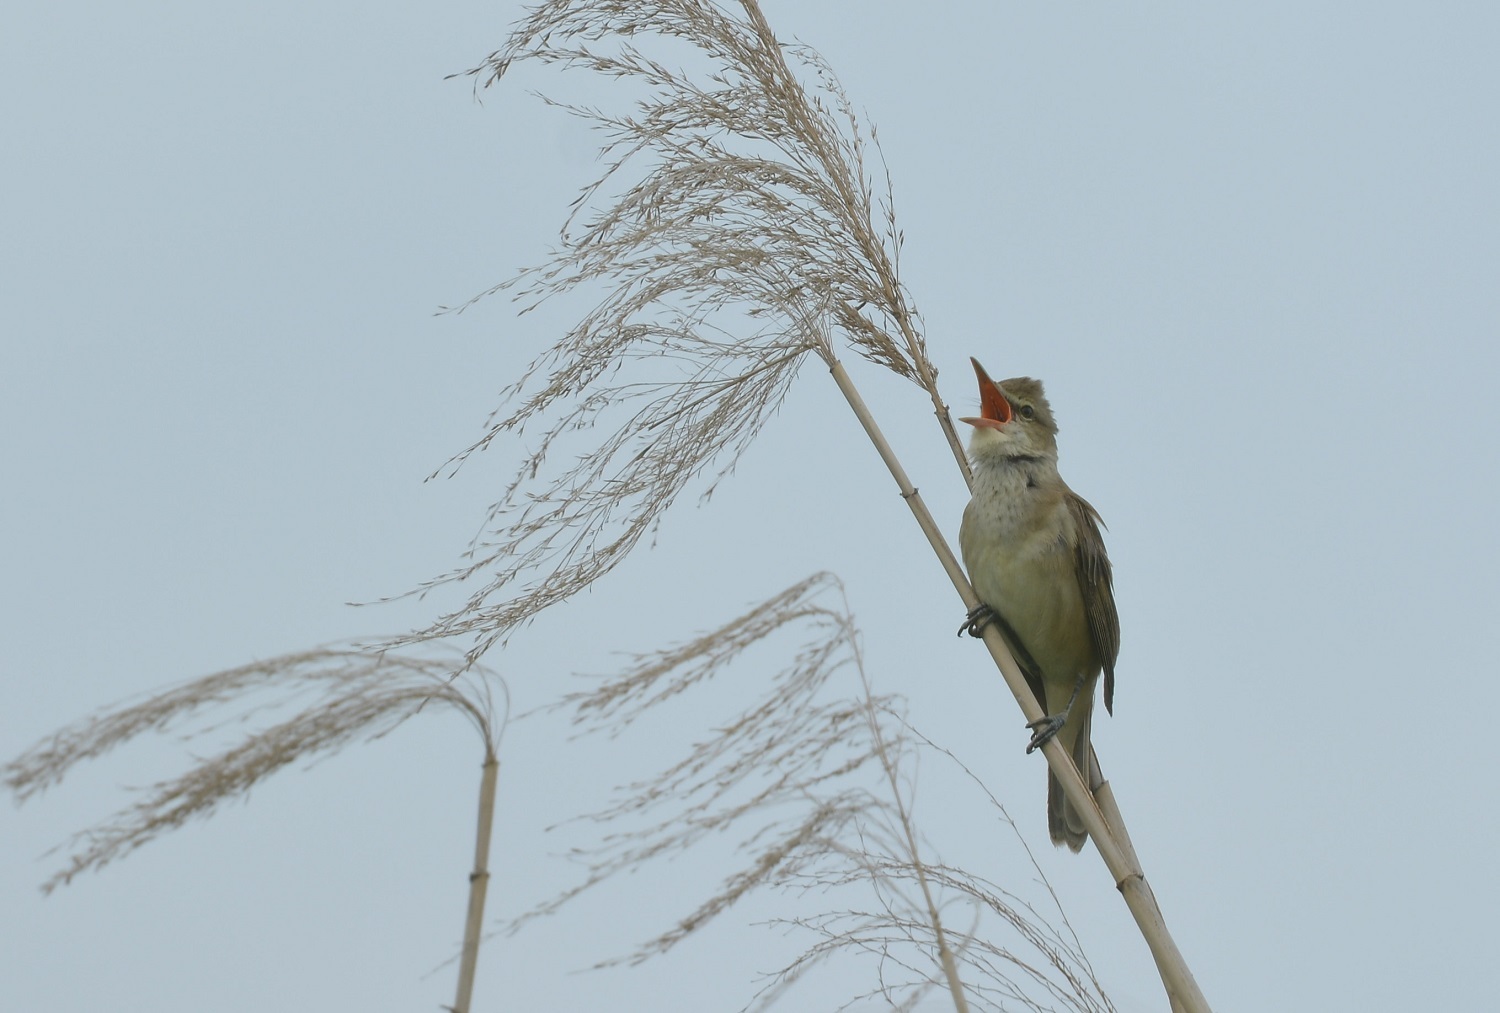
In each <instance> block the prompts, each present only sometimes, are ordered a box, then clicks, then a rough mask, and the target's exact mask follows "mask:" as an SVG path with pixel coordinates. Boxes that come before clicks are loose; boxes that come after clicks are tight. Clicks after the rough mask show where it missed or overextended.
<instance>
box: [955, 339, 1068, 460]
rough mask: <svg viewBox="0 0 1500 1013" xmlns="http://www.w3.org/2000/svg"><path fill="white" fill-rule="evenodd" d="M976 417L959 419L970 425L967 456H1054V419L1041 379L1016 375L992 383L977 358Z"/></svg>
mask: <svg viewBox="0 0 1500 1013" xmlns="http://www.w3.org/2000/svg"><path fill="white" fill-rule="evenodd" d="M969 361H970V362H972V363H974V374H975V375H976V376H977V377H978V378H979V417H977V418H964V419H959V420H958V421H960V422H967V423H968V424H969V425H971V426H973V427H974V435H973V436H972V437H970V439H969V454H970V456H971V457H973V458H976V459H979V458H996V457H1049V458H1052V459H1054V460H1055V459H1056V458H1057V423H1056V422H1055V421H1053V418H1052V406H1051V405H1049V404H1048V403H1047V396H1046V394H1044V393H1043V392H1042V381H1040V380H1033V379H1032V378H1031V377H1029V376H1017V377H1013V378H1012V379H1009V380H1002V381H1001V382H999V383H996V382H995V381H994V380H991V379H990V377H989V374H988V373H986V372H985V371H984V367H983V366H981V365H980V364H979V360H978V359H970V360H969Z"/></svg>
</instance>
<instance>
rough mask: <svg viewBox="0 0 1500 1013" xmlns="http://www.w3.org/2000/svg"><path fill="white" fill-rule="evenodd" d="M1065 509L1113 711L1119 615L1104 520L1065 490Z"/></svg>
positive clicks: (1085, 608)
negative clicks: (1073, 533)
mask: <svg viewBox="0 0 1500 1013" xmlns="http://www.w3.org/2000/svg"><path fill="white" fill-rule="evenodd" d="M1067 498H1068V510H1069V511H1070V512H1071V513H1072V514H1073V523H1074V525H1075V526H1076V527H1077V530H1078V547H1077V548H1076V549H1075V550H1074V555H1073V572H1074V573H1075V574H1076V575H1077V577H1078V589H1079V590H1080V591H1082V592H1083V611H1084V615H1085V616H1086V617H1087V618H1088V624H1089V636H1090V638H1092V640H1093V641H1094V651H1095V652H1096V653H1097V654H1098V655H1099V660H1100V662H1101V663H1102V664H1103V666H1104V707H1105V709H1106V710H1108V711H1109V712H1110V713H1111V714H1113V713H1114V712H1115V659H1116V658H1117V657H1119V655H1120V614H1119V613H1118V612H1116V611H1115V589H1114V573H1113V571H1112V570H1111V569H1110V566H1109V556H1108V555H1107V554H1106V553H1105V551H1104V536H1103V535H1101V534H1100V533H1099V525H1101V524H1102V523H1104V522H1103V519H1102V518H1100V516H1099V512H1098V511H1097V510H1095V509H1094V508H1093V507H1091V506H1089V504H1088V501H1087V500H1085V499H1084V498H1083V497H1082V496H1079V495H1078V494H1077V493H1075V492H1073V491H1072V490H1071V489H1069V490H1068V494H1067Z"/></svg>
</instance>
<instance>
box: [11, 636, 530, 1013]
mask: <svg viewBox="0 0 1500 1013" xmlns="http://www.w3.org/2000/svg"><path fill="white" fill-rule="evenodd" d="M460 662H461V659H456V658H451V657H450V658H444V657H430V658H423V657H412V656H407V655H402V654H399V653H395V652H370V651H364V650H359V649H356V648H342V647H327V648H318V649H315V650H310V651H301V652H298V653H294V654H285V655H281V656H279V657H275V658H270V659H267V660H265V661H259V662H255V663H253V664H249V665H241V666H239V667H238V668H232V669H228V670H226V671H223V672H216V673H214V674H213V675H207V676H203V677H201V678H198V679H193V680H190V681H188V682H184V683H181V684H179V685H177V686H174V687H172V688H170V689H167V690H164V691H161V692H157V693H152V694H149V695H146V696H144V697H143V698H140V699H137V700H135V701H128V702H125V703H121V704H118V705H116V706H113V707H108V708H105V709H104V710H102V711H100V712H98V713H96V714H93V715H91V716H89V717H87V718H84V719H83V720H81V721H77V722H75V723H73V724H71V725H68V726H67V727H65V728H62V729H60V730H59V731H57V732H54V733H53V734H52V735H50V736H48V737H47V738H45V739H43V740H42V741H40V742H38V743H37V744H36V745H34V746H32V747H31V748H30V749H28V750H27V751H26V752H24V753H22V754H21V755H20V756H18V757H17V758H15V759H14V760H11V761H10V762H9V763H7V764H6V765H5V767H4V768H3V774H4V781H5V785H6V786H7V787H8V788H9V789H10V790H11V792H12V793H13V794H14V795H15V796H16V798H17V800H18V801H25V800H27V799H29V798H31V797H32V796H33V795H37V794H40V793H41V792H43V791H45V790H46V789H48V788H50V787H52V786H54V785H56V784H58V783H59V782H61V781H62V780H63V779H64V778H65V777H66V776H67V774H68V773H69V772H70V771H71V770H73V769H74V768H75V767H76V766H77V765H78V764H80V763H82V762H84V761H86V760H94V759H98V758H99V757H101V756H103V755H105V754H106V753H108V752H110V751H111V750H113V749H114V748H116V747H117V746H121V745H123V744H125V743H126V742H128V741H130V740H131V739H134V738H137V737H139V736H141V735H145V734H148V733H157V734H165V733H168V732H177V733H178V734H180V735H181V736H182V737H183V738H185V739H189V740H191V739H194V738H199V737H201V736H204V735H207V734H209V733H211V732H214V731H216V730H219V729H222V728H224V727H225V726H227V725H229V724H231V723H240V722H252V721H255V720H257V719H259V720H262V721H264V718H265V717H266V715H268V714H271V713H273V712H275V711H278V710H280V711H287V710H290V711H292V713H291V715H290V716H289V717H285V718H283V719H282V720H279V721H273V722H272V723H270V724H269V725H266V726H265V727H262V728H260V729H259V730H257V731H254V732H251V733H250V734H248V735H246V736H245V737H244V738H243V739H242V740H241V741H240V742H239V743H238V744H236V745H234V746H232V747H230V748H228V749H225V750H223V751H221V752H218V753H216V754H213V755H209V756H206V757H203V758H200V759H198V760H197V762H196V763H195V764H194V765H193V766H192V767H191V768H190V769H189V770H187V771H186V772H185V773H183V774H180V775H179V776H177V777H175V778H172V779H170V780H166V781H161V782H159V783H157V784H155V785H153V786H152V787H151V788H149V789H147V790H146V791H145V792H144V797H142V798H141V799H140V800H139V801H137V802H135V803H133V804H131V805H129V806H127V807H125V808H124V809H121V810H120V811H118V812H116V813H115V814H114V815H113V816H111V817H109V818H108V819H106V820H104V821H102V822H101V823H99V824H98V825H96V826H94V827H90V828H88V829H86V830H83V831H81V832H79V833H77V834H75V835H74V837H73V839H72V853H71V854H70V855H69V856H68V858H67V860H66V863H65V864H64V866H63V868H61V869H60V870H58V871H57V872H56V873H54V874H53V875H52V876H51V877H50V878H49V879H48V880H47V881H46V882H45V883H44V884H43V885H42V889H43V890H44V891H46V892H49V893H50V892H51V891H52V890H54V889H56V888H57V887H58V886H61V885H63V884H66V883H68V882H70V881H71V880H72V879H73V877H74V876H77V875H78V874H79V873H82V872H85V871H87V870H90V869H100V868H103V867H104V866H105V865H108V864H109V863H110V862H112V861H114V860H115V859H117V858H121V857H123V856H125V855H127V854H129V853H130V852H132V851H134V850H135V849H136V848H139V847H141V846H142V845H143V844H146V843H147V842H149V841H151V840H153V839H155V838H157V837H160V836H161V835H163V834H165V833H167V832H169V831H171V830H175V829H176V828H178V827H180V826H182V825H183V824H185V823H186V822H188V821H189V820H191V819H194V818H198V819H204V818H207V817H208V816H210V815H212V814H213V812H214V810H215V809H217V808H218V806H219V805H221V804H222V803H224V802H227V801H230V800H232V799H235V798H238V797H242V796H244V795H246V794H247V793H248V792H249V791H250V789H251V788H253V787H254V786H255V785H256V784H259V783H260V782H261V781H264V780H265V779H266V778H268V777H270V776H271V775H272V774H274V773H276V772H277V771H279V770H281V769H282V768H284V767H286V766H288V765H289V764H292V763H297V762H301V761H308V760H312V759H314V758H316V757H318V756H319V755H326V754H329V753H333V752H336V751H337V750H339V749H341V748H342V747H343V746H345V745H346V744H348V743H349V742H350V741H352V740H354V739H355V738H359V737H364V738H367V739H375V738H379V737H381V736H383V735H385V734H386V733H387V732H389V731H391V730H392V729H393V728H395V727H396V725H398V724H400V723H401V722H402V721H404V720H406V719H407V718H409V717H411V716H412V715H413V714H415V713H417V712H418V711H420V710H421V709H423V708H424V707H428V706H438V705H442V706H448V707H452V708H454V709H456V710H457V711H458V712H459V713H461V714H462V715H463V716H464V717H465V718H466V719H467V720H468V721H469V723H470V724H471V725H472V726H473V727H474V730H475V731H477V732H478V733H479V736H480V738H481V740H482V741H483V746H484V767H483V777H482V779H481V784H480V822H479V829H478V841H477V844H476V848H475V869H474V872H473V874H472V875H471V876H470V898H469V916H468V919H467V922H466V931H465V940H464V947H463V952H462V954H461V967H460V984H459V1001H458V1002H457V1003H456V1005H455V1008H456V1009H459V1010H462V1011H465V1013H466V1011H467V1009H468V994H467V990H468V989H472V985H473V971H474V962H475V960H476V959H477V955H478V947H479V939H480V927H481V924H482V920H483V910H484V896H485V893H484V892H485V887H486V885H487V883H488V878H489V871H488V864H487V863H488V854H489V835H490V821H491V819H492V817H493V811H494V793H495V779H496V775H497V773H498V768H499V760H498V757H497V753H498V750H499V743H500V734H501V731H502V729H503V717H502V720H501V721H500V722H497V721H496V715H495V707H494V698H493V690H492V686H493V685H494V684H497V683H498V685H499V686H500V687H501V690H502V692H504V690H505V684H504V683H503V682H501V681H500V680H499V679H498V677H495V676H494V675H493V673H491V672H488V671H486V670H484V669H482V668H478V667H469V668H467V669H465V670H464V671H463V672H462V674H460V675H458V676H455V675H454V671H455V668H456V667H457V666H458V665H459V664H460Z"/></svg>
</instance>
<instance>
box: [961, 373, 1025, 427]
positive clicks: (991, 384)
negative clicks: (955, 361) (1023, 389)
mask: <svg viewBox="0 0 1500 1013" xmlns="http://www.w3.org/2000/svg"><path fill="white" fill-rule="evenodd" d="M969 361H970V362H972V363H973V364H974V375H975V376H977V377H979V415H980V417H979V418H977V419H975V418H968V419H959V420H958V421H960V422H967V423H968V424H969V425H971V426H987V427H988V428H990V429H999V428H1000V427H1001V426H1003V425H1005V423H1007V422H1009V421H1010V420H1011V418H1012V412H1011V407H1010V402H1009V401H1007V400H1006V399H1005V395H1004V394H1002V393H1001V392H1000V385H999V384H997V383H996V382H995V381H994V380H991V379H990V375H989V374H988V373H986V372H985V371H984V367H983V366H981V365H980V364H979V360H978V359H973V358H971V359H970V360H969Z"/></svg>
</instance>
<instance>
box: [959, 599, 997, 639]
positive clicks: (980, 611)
mask: <svg viewBox="0 0 1500 1013" xmlns="http://www.w3.org/2000/svg"><path fill="white" fill-rule="evenodd" d="M998 618H999V616H997V615H996V614H995V610H994V609H992V608H990V607H989V606H988V605H986V604H985V603H984V602H980V603H979V604H978V605H975V606H974V607H973V608H971V609H969V614H968V615H967V616H965V617H964V624H963V625H962V626H960V627H959V628H958V635H959V636H963V635H964V634H965V633H967V634H968V635H969V636H971V637H982V636H984V628H985V627H986V626H988V625H989V624H990V623H992V622H994V621H995V620H996V619H998Z"/></svg>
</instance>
